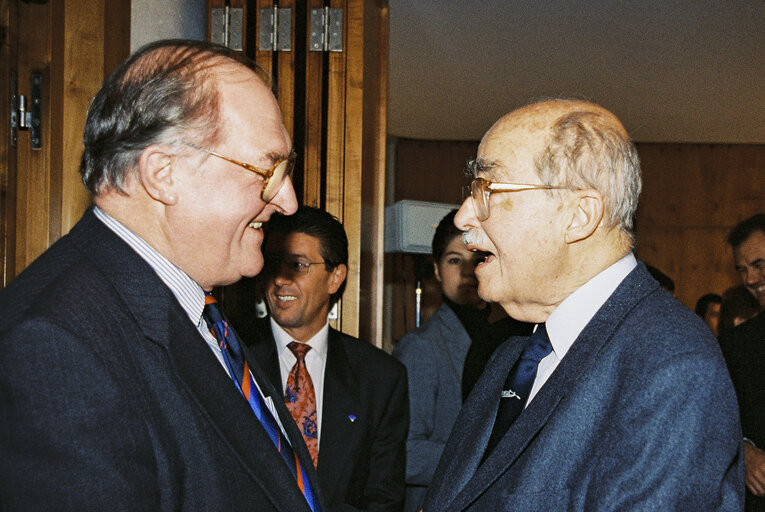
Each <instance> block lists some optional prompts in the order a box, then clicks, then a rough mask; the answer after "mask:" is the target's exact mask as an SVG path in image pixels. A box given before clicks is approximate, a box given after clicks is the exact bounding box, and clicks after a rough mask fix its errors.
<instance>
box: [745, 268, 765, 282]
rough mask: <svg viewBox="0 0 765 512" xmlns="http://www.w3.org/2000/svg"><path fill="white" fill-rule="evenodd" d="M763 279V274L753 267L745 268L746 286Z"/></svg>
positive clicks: (764, 275)
mask: <svg viewBox="0 0 765 512" xmlns="http://www.w3.org/2000/svg"><path fill="white" fill-rule="evenodd" d="M763 277H765V273H763V271H761V270H758V269H757V268H756V267H754V266H747V268H746V275H745V276H744V282H745V283H746V284H748V285H754V284H757V283H758V282H759V281H760V280H761V279H762V278H763Z"/></svg>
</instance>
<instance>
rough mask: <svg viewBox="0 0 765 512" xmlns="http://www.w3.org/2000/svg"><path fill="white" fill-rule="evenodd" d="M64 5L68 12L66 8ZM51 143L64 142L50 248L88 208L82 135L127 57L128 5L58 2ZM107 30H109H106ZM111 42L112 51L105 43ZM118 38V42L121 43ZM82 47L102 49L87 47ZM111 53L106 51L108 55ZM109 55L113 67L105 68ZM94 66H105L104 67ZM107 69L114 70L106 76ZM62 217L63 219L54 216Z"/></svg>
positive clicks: (57, 157) (57, 158) (55, 177)
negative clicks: (103, 89) (100, 94)
mask: <svg viewBox="0 0 765 512" xmlns="http://www.w3.org/2000/svg"><path fill="white" fill-rule="evenodd" d="M64 4H65V7H62V5H64ZM54 5H55V6H56V7H55V9H56V10H55V15H54V19H56V20H64V23H63V24H62V23H60V22H57V23H54V37H55V38H56V40H57V41H59V43H57V44H54V46H53V48H54V57H53V60H52V63H51V66H52V69H53V70H54V72H53V73H52V75H53V77H54V83H53V89H52V91H53V93H54V95H55V99H54V100H53V105H54V108H55V115H53V116H52V119H51V126H52V129H53V132H54V134H53V139H54V140H56V141H60V143H59V144H57V147H56V150H55V151H54V152H53V158H52V162H51V163H52V170H53V172H52V173H51V179H52V184H53V186H52V189H53V191H54V192H55V195H52V196H51V204H52V205H54V204H55V205H56V206H54V207H53V208H52V212H51V231H50V232H51V242H53V241H55V239H57V238H58V237H60V236H61V235H62V234H65V233H67V232H68V231H69V230H70V229H71V228H72V226H74V224H75V223H76V222H77V221H78V220H79V218H80V217H81V216H82V213H83V212H84V211H85V209H86V208H87V206H88V205H89V204H90V195H89V194H88V192H87V190H86V189H85V187H84V186H83V184H82V180H81V178H80V174H79V166H80V156H81V154H82V133H83V129H84V126H85V119H86V117H87V110H88V106H89V105H90V100H91V98H92V97H93V96H94V95H95V94H96V92H97V91H98V89H99V87H100V86H101V83H102V82H103V80H104V78H105V77H106V72H107V71H108V72H109V73H110V72H111V71H112V70H113V68H114V67H116V65H118V63H117V62H116V61H117V60H118V59H119V61H122V60H124V59H125V58H126V57H127V56H128V54H129V51H130V50H129V30H130V22H129V20H130V4H129V2H127V1H125V0H122V1H115V0H109V2H108V16H109V17H108V25H107V5H106V4H105V2H104V0H66V2H55V3H54ZM105 26H108V27H109V30H106V31H105V30H104V27H105ZM105 33H106V34H111V35H110V36H109V37H110V39H109V46H108V47H107V46H106V42H107V41H106V40H104V37H105ZM118 35H119V37H118ZM82 41H100V42H101V44H93V45H83V44H82ZM107 50H108V51H107ZM107 55H108V59H109V64H108V65H107V64H106V61H107ZM94 63H104V64H103V65H102V66H97V65H94ZM107 66H108V67H109V68H112V69H108V70H107ZM59 211H60V214H58V215H55V214H56V213H58V212H59Z"/></svg>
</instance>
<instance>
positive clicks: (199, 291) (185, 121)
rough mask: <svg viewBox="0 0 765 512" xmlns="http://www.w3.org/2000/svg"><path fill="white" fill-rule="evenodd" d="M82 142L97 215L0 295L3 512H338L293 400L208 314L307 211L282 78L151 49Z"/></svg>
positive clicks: (97, 104)
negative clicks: (328, 508)
mask: <svg viewBox="0 0 765 512" xmlns="http://www.w3.org/2000/svg"><path fill="white" fill-rule="evenodd" d="M84 143H85V150H84V154H83V157H82V165H81V168H80V172H81V174H82V179H83V182H84V183H85V185H86V186H87V188H88V190H89V191H90V192H91V194H92V196H93V201H94V203H95V206H94V207H92V208H90V209H89V210H88V211H87V212H86V213H85V215H84V216H83V218H82V219H81V220H80V221H79V222H78V223H77V225H76V226H75V227H74V228H73V229H72V231H71V232H70V233H69V234H67V235H66V236H64V237H63V238H62V239H61V240H59V241H58V242H56V243H55V244H54V245H53V246H52V247H51V248H50V249H48V250H47V251H46V252H45V253H44V254H43V255H42V256H40V257H39V258H38V259H37V260H36V261H35V262H34V263H32V265H31V266H30V267H29V268H28V269H27V270H25V271H24V272H23V273H22V274H21V275H19V276H18V277H17V278H16V279H15V280H14V281H13V282H11V283H10V285H9V286H8V287H7V288H6V289H5V290H3V291H2V293H0V368H2V370H0V509H2V510H8V511H10V510H72V511H84V510H112V509H119V510H147V511H148V510H156V511H178V510H194V511H197V510H226V511H236V510H241V511H244V510H258V511H280V512H295V511H303V512H310V511H313V512H316V511H317V510H320V509H321V497H320V492H319V483H318V479H317V476H316V473H315V471H314V470H313V466H312V464H311V459H310V457H309V455H308V451H307V449H306V446H305V444H304V442H303V440H302V438H301V436H300V433H299V432H298V431H297V428H295V425H294V424H293V423H292V421H291V417H290V414H289V412H288V411H287V410H286V408H285V407H284V404H283V403H282V402H281V401H280V400H279V398H280V396H281V394H280V393H277V392H275V391H274V389H273V387H272V386H271V385H270V384H269V383H268V379H267V378H266V377H265V375H264V374H263V372H261V371H260V369H259V368H258V366H257V364H256V363H255V361H254V360H253V359H252V358H249V360H248V361H247V363H248V364H249V368H250V372H248V373H249V374H250V375H247V374H246V373H245V370H244V369H246V368H247V366H246V365H244V362H242V361H241V360H240V359H235V361H238V362H240V363H241V367H238V366H233V365H229V362H230V361H231V360H232V357H233V356H231V352H230V350H229V349H230V347H231V346H232V344H233V343H234V341H235V340H233V339H231V338H229V341H230V342H229V343H228V346H227V345H226V344H224V343H222V342H219V340H217V339H216V338H215V337H214V336H213V334H212V333H211V332H210V329H209V326H208V324H207V318H206V317H204V315H203V311H204V310H205V309H207V310H208V311H209V307H207V306H205V301H206V298H205V292H209V291H210V290H211V289H212V288H213V287H214V286H218V285H225V284H229V283H232V282H234V281H237V280H238V279H240V278H241V277H242V276H252V275H255V274H257V273H258V272H259V271H260V269H261V267H262V266H263V257H262V254H261V252H260V245H261V241H262V239H263V232H262V225H263V224H264V223H265V222H267V221H268V220H269V218H270V217H271V214H272V213H274V212H281V213H285V214H290V213H293V212H294V211H295V210H296V209H297V201H296V199H295V193H294V190H293V188H292V183H291V181H290V178H289V171H290V168H291V165H290V163H291V161H292V159H291V158H290V154H291V149H292V144H291V141H290V139H289V136H288V135H287V132H286V130H285V129H284V125H283V124H282V120H281V114H280V112H279V106H278V104H277V102H276V99H275V98H274V96H273V94H272V93H271V90H270V88H269V84H268V81H267V77H265V76H264V74H263V73H262V71H261V70H259V68H257V67H256V66H255V65H254V63H251V62H249V61H247V60H246V58H244V57H243V56H242V55H241V52H234V51H232V50H229V49H228V48H224V47H221V46H217V45H213V44H211V43H205V42H200V41H160V42H156V43H152V44H151V45H149V46H147V47H145V48H143V49H142V50H140V51H139V52H137V53H136V54H135V55H133V56H132V57H131V58H130V59H128V60H127V61H126V62H125V63H124V64H122V65H121V66H120V67H119V68H118V69H117V70H116V71H115V72H114V73H113V74H112V75H111V76H110V77H109V79H107V81H106V82H105V83H104V85H103V86H102V87H101V89H100V91H99V92H98V94H97V95H96V97H95V98H94V99H93V102H92V103H91V107H90V110H89V112H88V120H87V124H86V127H85V140H84ZM213 151H214V152H213ZM244 162H250V164H248V163H244ZM244 357H245V358H247V357H248V356H247V354H246V353H245V354H244ZM239 368H242V373H241V374H240V373H238V372H235V371H234V370H235V369H239ZM233 378H236V379H238V382H235V381H234V380H233ZM239 382H241V383H243V385H241V386H240V384H239ZM248 397H251V399H250V401H248V399H247V398H248ZM251 404H257V405H260V406H262V407H259V408H257V410H256V406H255V405H252V406H251ZM256 414H257V415H256ZM279 424H281V426H282V428H281V431H282V435H280V434H279V432H280V428H279ZM285 436H286V438H285ZM276 443H278V446H279V448H278V449H277V444H276ZM287 445H289V446H287ZM288 448H289V449H288ZM295 455H297V459H296V457H295ZM296 462H297V463H299V465H300V466H302V469H301V468H300V467H298V468H296V467H295V466H296ZM296 470H299V472H297V471H296ZM301 490H304V491H305V493H304V492H301Z"/></svg>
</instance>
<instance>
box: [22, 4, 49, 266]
mask: <svg viewBox="0 0 765 512" xmlns="http://www.w3.org/2000/svg"><path fill="white" fill-rule="evenodd" d="M50 9H51V8H50V6H49V5H39V4H28V3H25V2H21V3H20V4H19V18H18V23H19V27H33V26H35V25H37V26H42V27H51V23H52V16H51V13H50ZM51 45H52V41H51V30H36V31H31V32H26V31H25V32H24V36H23V37H22V34H21V33H20V34H19V42H18V71H19V75H18V78H19V94H24V95H26V96H27V98H29V97H30V94H31V85H30V76H31V74H32V73H33V72H34V73H41V74H42V77H43V83H42V117H43V119H44V120H45V121H47V120H49V119H50V113H51V104H50V100H51V96H50V90H51V87H50V80H51V75H50V59H51ZM30 103H31V101H30ZM41 124H42V126H41V129H40V131H41V140H42V149H40V150H36V151H32V150H31V149H30V139H31V137H30V132H29V131H28V130H19V132H18V144H17V165H18V167H17V169H18V174H17V184H16V186H17V189H16V194H17V196H16V197H17V203H16V273H18V272H20V271H21V270H22V269H24V268H25V267H26V266H27V265H29V264H30V263H31V262H32V261H33V260H34V259H35V258H36V257H37V256H39V255H40V253H42V252H43V251H44V250H45V249H46V248H47V247H48V245H49V243H50V238H49V229H50V227H51V222H50V212H51V209H50V208H51V205H50V197H51V189H50V164H51V151H52V148H51V127H50V123H49V122H43V123H41Z"/></svg>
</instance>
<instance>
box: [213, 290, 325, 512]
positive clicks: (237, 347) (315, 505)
mask: <svg viewBox="0 0 765 512" xmlns="http://www.w3.org/2000/svg"><path fill="white" fill-rule="evenodd" d="M203 316H204V319H205V322H207V326H208V327H209V328H210V331H211V332H212V334H213V336H215V339H216V340H218V344H219V346H220V350H221V353H222V354H223V361H224V362H225V363H226V367H227V368H228V372H229V374H230V375H231V378H232V379H233V380H234V382H235V383H236V384H237V387H238V388H239V391H240V392H241V393H242V396H243V397H244V398H245V400H247V402H248V403H249V404H250V408H251V409H252V411H253V412H254V413H255V416H257V418H258V420H260V423H261V424H262V425H263V428H264V429H265V430H266V432H267V433H268V436H269V437H270V438H271V441H273V443H274V445H275V446H276V449H277V450H279V454H280V455H281V456H282V459H284V462H285V463H286V464H287V466H288V467H289V468H290V471H291V472H292V475H293V476H294V477H295V479H296V481H297V485H298V487H299V488H300V490H301V491H302V492H303V495H304V496H305V499H306V501H307V502H308V505H309V506H310V507H311V510H312V511H314V512H321V508H320V506H319V502H318V500H317V499H316V496H315V495H314V493H313V491H312V490H311V486H310V483H309V482H308V476H307V475H306V473H305V469H303V467H302V465H301V464H300V460H298V457H297V454H296V453H295V451H294V450H293V449H292V445H290V443H289V441H287V438H286V437H285V436H284V433H283V432H282V430H281V428H279V425H278V424H277V423H276V420H275V419H274V416H273V415H272V414H271V411H270V410H269V409H268V406H266V403H265V401H264V400H263V397H262V396H261V395H260V391H259V390H258V387H257V385H256V384H255V382H254V380H253V378H252V375H251V374H250V369H249V366H248V364H247V360H246V359H245V358H244V355H243V354H242V348H241V344H240V343H239V339H238V338H237V337H236V334H235V333H234V331H232V330H230V329H229V328H228V322H227V321H226V319H225V318H224V317H223V314H222V313H221V311H220V308H218V304H217V301H216V300H215V297H213V296H212V295H211V294H210V293H209V292H205V308H204V312H203Z"/></svg>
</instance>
